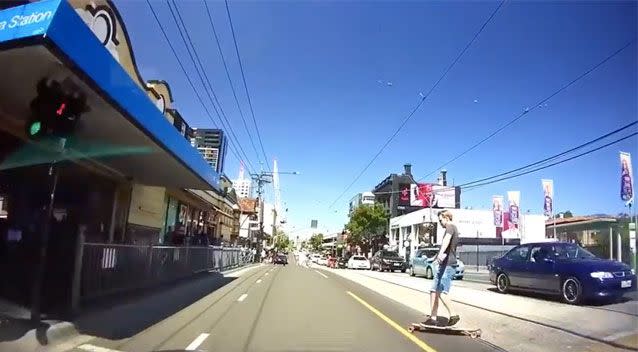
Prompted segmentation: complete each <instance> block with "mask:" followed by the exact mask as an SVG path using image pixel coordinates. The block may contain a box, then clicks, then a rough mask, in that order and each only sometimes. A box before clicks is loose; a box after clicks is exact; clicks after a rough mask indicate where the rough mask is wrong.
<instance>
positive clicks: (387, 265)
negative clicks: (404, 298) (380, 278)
mask: <svg viewBox="0 0 638 352" xmlns="http://www.w3.org/2000/svg"><path fill="white" fill-rule="evenodd" d="M370 269H371V270H379V271H386V270H388V271H395V270H401V272H402V273H404V272H405V271H406V270H407V265H406V263H405V260H404V259H403V257H401V256H399V253H397V252H393V251H388V250H385V249H383V250H380V251H378V252H377V253H375V254H374V255H373V256H372V258H371V259H370Z"/></svg>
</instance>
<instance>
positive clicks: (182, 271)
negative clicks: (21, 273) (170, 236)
mask: <svg viewBox="0 0 638 352" xmlns="http://www.w3.org/2000/svg"><path fill="white" fill-rule="evenodd" d="M81 253H82V254H81V263H82V267H81V268H80V273H81V274H80V275H81V279H80V280H81V281H80V296H81V298H83V299H86V298H94V297H99V296H104V295H108V294H112V293H116V292H120V291H126V290H131V289H137V288H143V287H149V286H153V285H157V284H161V283H165V282H170V281H172V280H176V279H179V278H183V277H186V276H189V275H193V274H195V273H198V272H203V271H210V270H214V271H222V270H227V269H230V268H234V267H239V266H242V265H245V264H247V263H248V262H249V259H250V257H251V256H250V253H249V252H247V251H244V250H242V249H240V248H228V247H226V248H222V247H213V246H207V247H204V246H202V247H172V246H151V245H149V246H136V245H124V244H106V243H84V244H83V245H82V251H81Z"/></svg>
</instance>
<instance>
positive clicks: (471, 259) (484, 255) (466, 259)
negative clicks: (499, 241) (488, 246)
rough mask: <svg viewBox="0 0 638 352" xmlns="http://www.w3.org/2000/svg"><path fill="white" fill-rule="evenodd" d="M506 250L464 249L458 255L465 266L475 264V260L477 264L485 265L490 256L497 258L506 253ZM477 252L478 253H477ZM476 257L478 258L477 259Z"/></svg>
mask: <svg viewBox="0 0 638 352" xmlns="http://www.w3.org/2000/svg"><path fill="white" fill-rule="evenodd" d="M508 250H509V249H507V250H491V251H481V250H479V251H478V252H476V251H474V252H471V251H465V252H459V253H458V257H459V259H461V261H462V262H463V264H465V265H466V266H467V265H469V266H476V265H477V262H478V265H479V266H487V264H489V262H490V260H491V259H492V258H497V257H500V256H502V255H503V254H505V253H507V251H508ZM477 253H478V254H477ZM477 258H478V259H477Z"/></svg>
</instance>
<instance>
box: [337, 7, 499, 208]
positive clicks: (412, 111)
mask: <svg viewBox="0 0 638 352" xmlns="http://www.w3.org/2000/svg"><path fill="white" fill-rule="evenodd" d="M504 3H505V1H504V0H503V1H501V2H500V3H499V5H498V6H497V7H496V9H494V11H492V14H491V15H490V16H489V17H488V18H487V20H486V21H485V22H484V23H483V25H482V26H481V27H480V28H479V30H478V31H477V32H476V33H475V34H474V36H473V37H472V39H471V40H470V41H469V42H468V43H467V44H466V45H465V47H464V48H463V49H462V50H461V52H459V54H458V55H457V56H456V58H455V59H454V60H452V62H451V63H450V65H448V67H447V68H446V69H445V70H444V71H443V74H441V76H440V77H439V79H438V80H437V81H436V82H435V83H434V84H433V85H432V87H431V88H430V90H429V91H428V92H427V93H426V94H425V95H421V99H420V100H419V102H418V103H417V104H416V105H415V106H414V107H413V108H412V110H410V113H409V114H408V115H407V116H406V117H405V118H403V120H402V121H401V124H400V125H399V127H398V128H397V129H396V130H395V131H394V133H392V135H390V137H389V138H388V139H387V140H386V141H385V143H383V145H382V146H381V148H380V149H379V150H378V151H377V153H376V154H375V155H374V156H373V157H372V159H370V161H369V162H368V163H367V164H366V166H365V167H364V168H363V169H362V170H361V171H360V172H359V174H357V176H356V177H355V178H354V180H352V182H350V184H349V185H348V186H347V187H346V189H344V190H343V192H341V194H339V196H338V197H337V199H335V200H334V201H333V202H332V203H331V204H330V206H329V207H328V208H329V209H330V208H332V207H333V206H334V205H335V204H336V203H337V202H338V201H339V199H341V197H343V195H344V194H346V192H348V190H350V188H351V187H352V186H353V185H354V184H355V183H356V182H357V181H359V179H360V178H361V176H363V174H364V173H365V172H366V171H367V170H368V168H370V166H372V164H373V163H374V162H375V161H376V160H377V158H378V157H379V155H381V153H382V152H383V151H384V150H385V148H386V147H387V146H388V145H389V144H390V142H392V140H393V139H394V138H395V137H396V136H397V135H398V134H399V132H400V131H401V130H402V129H403V127H404V126H405V125H406V124H407V123H408V121H410V119H411V118H412V116H414V114H415V113H416V112H417V111H418V110H419V108H420V107H421V106H422V105H423V103H424V102H425V100H426V99H427V98H428V97H429V96H430V94H432V92H434V90H435V89H436V87H438V85H439V83H441V81H443V79H444V78H445V76H447V74H448V73H449V72H450V70H452V68H453V67H454V66H455V65H456V63H457V62H458V61H459V60H460V59H461V57H462V56H463V55H464V54H465V52H466V51H467V49H469V48H470V46H471V45H472V44H473V43H474V42H475V41H476V39H477V38H478V36H479V35H480V34H481V32H483V30H484V29H485V27H486V26H487V25H488V24H489V23H490V22H491V21H492V19H493V18H494V16H495V15H496V13H497V12H498V10H500V8H501V7H502V6H503V4H504Z"/></svg>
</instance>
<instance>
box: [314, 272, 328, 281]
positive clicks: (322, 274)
mask: <svg viewBox="0 0 638 352" xmlns="http://www.w3.org/2000/svg"><path fill="white" fill-rule="evenodd" d="M315 273H317V274H319V275H321V276H323V277H324V278H326V279H327V278H328V276H326V275H325V274H324V273H321V272H319V271H317V270H315Z"/></svg>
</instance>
